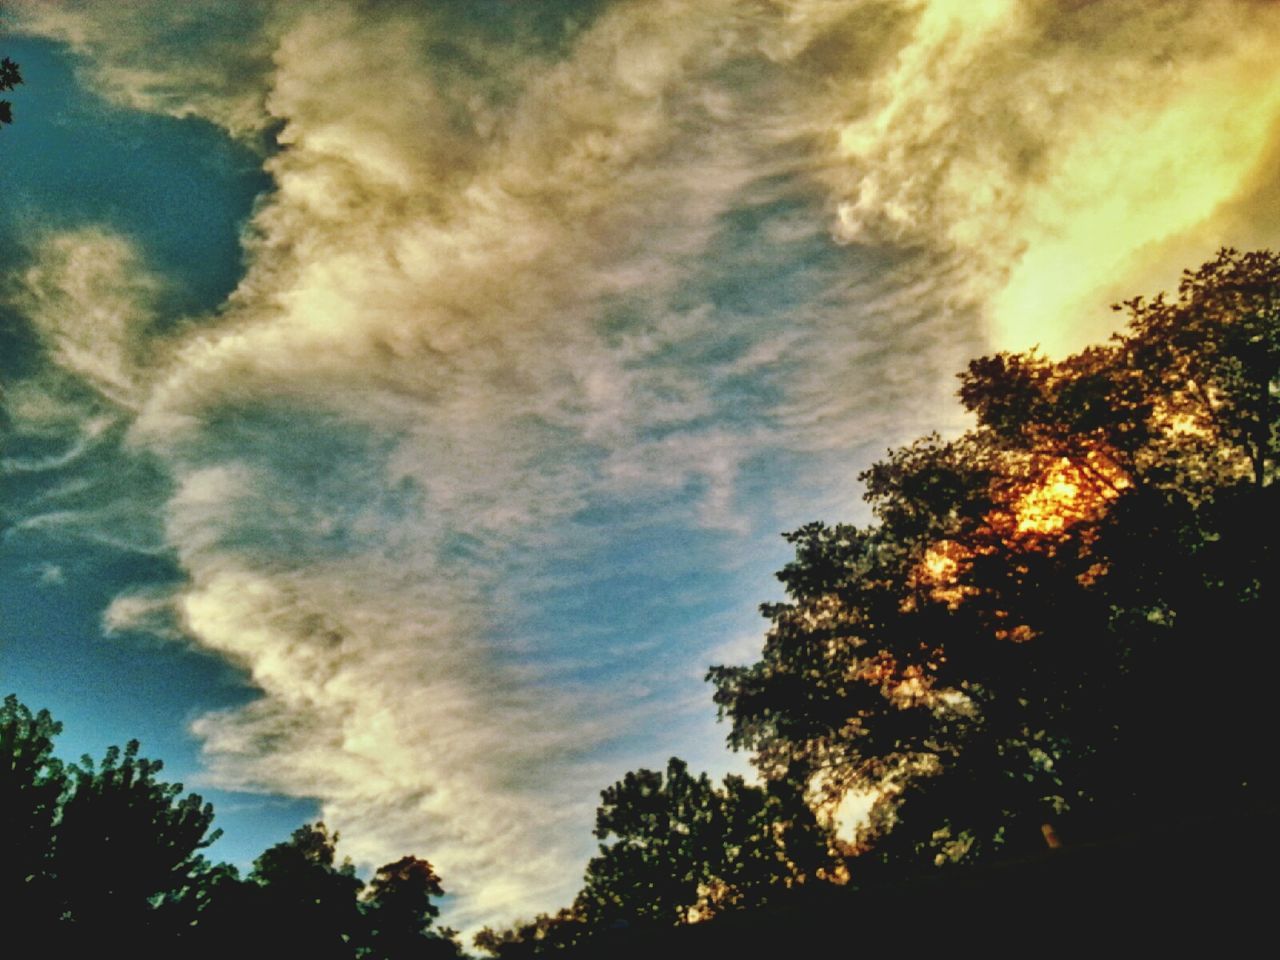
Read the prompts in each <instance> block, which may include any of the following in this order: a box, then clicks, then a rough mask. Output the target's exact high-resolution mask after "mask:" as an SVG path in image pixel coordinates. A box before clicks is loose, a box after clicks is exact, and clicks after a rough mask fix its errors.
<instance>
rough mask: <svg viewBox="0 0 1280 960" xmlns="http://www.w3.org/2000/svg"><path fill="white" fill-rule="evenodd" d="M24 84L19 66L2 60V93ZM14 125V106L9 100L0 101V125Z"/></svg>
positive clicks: (0, 62)
mask: <svg viewBox="0 0 1280 960" xmlns="http://www.w3.org/2000/svg"><path fill="white" fill-rule="evenodd" d="M20 83H22V71H21V70H20V69H19V68H18V65H17V64H16V63H14V62H13V61H12V60H10V59H9V58H8V57H5V58H4V59H3V60H0V91H6V92H7V91H9V90H12V89H13V88H14V87H16V86H17V85H18V84H20ZM6 123H13V104H11V103H10V102H9V101H8V100H0V124H6Z"/></svg>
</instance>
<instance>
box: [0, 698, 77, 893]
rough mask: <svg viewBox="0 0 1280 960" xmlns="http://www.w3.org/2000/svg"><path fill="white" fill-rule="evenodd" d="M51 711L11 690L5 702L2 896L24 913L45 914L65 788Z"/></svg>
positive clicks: (0, 759)
mask: <svg viewBox="0 0 1280 960" xmlns="http://www.w3.org/2000/svg"><path fill="white" fill-rule="evenodd" d="M61 731H62V725H61V724H59V723H57V722H56V721H54V719H53V718H52V717H51V716H50V715H49V711H47V710H41V711H40V712H39V713H37V714H33V713H32V712H31V711H30V710H29V709H28V708H27V707H26V706H24V705H23V704H21V703H19V702H18V698H17V697H15V696H13V695H12V694H11V695H9V696H8V697H5V700H4V706H3V707H0V850H3V851H4V856H3V858H0V898H3V900H4V902H5V903H6V904H10V905H12V907H13V909H14V911H15V912H16V913H17V914H19V915H25V916H28V917H32V916H34V915H36V914H42V913H44V912H45V909H46V907H47V904H48V900H49V896H48V890H47V871H48V860H49V855H50V852H51V851H52V849H53V825H54V819H55V817H56V816H57V812H58V802H59V800H60V798H61V796H62V794H63V791H64V790H65V789H66V776H65V773H64V771H63V767H62V764H61V763H60V762H59V761H58V760H57V758H55V757H54V756H53V740H54V738H55V737H56V736H57V735H58V734H59V733H60V732H61Z"/></svg>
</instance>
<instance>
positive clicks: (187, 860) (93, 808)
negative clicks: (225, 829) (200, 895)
mask: <svg viewBox="0 0 1280 960" xmlns="http://www.w3.org/2000/svg"><path fill="white" fill-rule="evenodd" d="M138 749H139V747H138V742H137V741H136V740H133V741H130V742H129V744H128V745H127V746H126V747H125V749H124V750H123V751H121V750H120V748H119V747H111V748H109V749H108V750H107V752H106V755H105V757H104V758H103V760H102V762H101V763H100V764H95V763H94V762H93V760H92V759H91V758H89V757H84V758H83V759H82V760H81V762H80V763H79V764H73V765H71V766H70V768H69V778H68V779H69V786H68V795H67V796H66V798H65V799H64V801H63V803H62V808H61V814H60V816H59V819H58V822H57V826H56V830H55V839H54V850H53V863H52V873H53V876H54V879H55V884H56V889H57V892H58V896H59V899H60V902H61V906H62V910H63V916H64V918H65V919H66V920H67V921H68V923H69V924H70V926H71V928H73V931H74V935H75V936H77V937H78V938H82V939H83V938H88V937H92V938H97V937H103V936H120V935H124V934H125V933H126V932H128V933H129V934H130V935H133V936H137V935H138V934H139V932H140V931H144V930H152V931H154V932H156V934H157V935H160V931H162V930H166V929H167V924H168V922H169V919H170V917H171V916H174V915H177V914H178V913H180V912H181V911H182V906H183V903H184V901H186V900H187V899H188V898H191V897H194V896H195V895H196V892H197V890H199V889H200V888H201V886H202V885H203V883H204V882H205V879H206V877H207V875H208V871H209V865H208V863H207V862H206V861H205V859H204V858H203V856H201V855H200V850H202V849H203V848H205V847H207V846H208V845H209V844H211V843H212V842H213V841H214V840H216V839H217V838H218V836H219V835H220V833H221V831H217V830H215V831H212V832H211V831H210V827H211V824H212V821H213V808H212V806H211V805H209V804H206V803H204V802H203V801H202V799H201V798H200V797H199V796H198V795H196V794H190V795H188V796H185V797H182V796H180V795H181V793H182V784H180V783H165V782H163V781H161V780H158V779H157V774H159V773H160V771H161V769H162V768H163V764H162V763H161V762H160V761H159V760H148V759H146V758H143V757H139V756H138Z"/></svg>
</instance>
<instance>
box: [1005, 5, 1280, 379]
mask: <svg viewBox="0 0 1280 960" xmlns="http://www.w3.org/2000/svg"><path fill="white" fill-rule="evenodd" d="M1259 34H1260V35H1259V36H1255V37H1254V38H1253V39H1252V41H1251V42H1249V43H1247V44H1242V47H1243V49H1241V50H1240V51H1239V54H1238V55H1237V56H1235V57H1232V58H1230V59H1223V60H1213V61H1210V62H1207V63H1203V64H1200V65H1199V66H1198V67H1197V68H1196V69H1195V70H1194V71H1192V72H1191V73H1178V74H1175V73H1174V72H1173V70H1172V68H1171V71H1170V74H1169V75H1168V76H1163V77H1162V76H1152V77H1150V78H1149V82H1150V83H1151V84H1152V85H1153V86H1154V87H1157V88H1158V87H1160V86H1161V85H1164V84H1175V83H1176V93H1175V94H1174V95H1173V96H1172V97H1171V98H1170V99H1168V100H1167V101H1166V100H1165V99H1163V98H1161V99H1159V100H1157V101H1156V102H1154V103H1150V104H1148V105H1145V106H1144V105H1142V103H1141V101H1142V99H1143V98H1144V97H1146V96H1149V95H1150V91H1143V90H1135V91H1134V102H1133V103H1131V104H1127V105H1124V106H1118V107H1112V110H1114V111H1115V112H1114V114H1113V115H1111V116H1110V117H1107V118H1106V119H1105V120H1103V121H1102V122H1099V123H1097V124H1096V125H1095V126H1093V127H1092V128H1091V129H1088V130H1087V131H1085V132H1084V133H1083V134H1081V135H1079V136H1077V137H1076V138H1075V139H1074V141H1072V142H1071V144H1070V146H1069V148H1068V149H1067V150H1066V151H1065V153H1064V154H1063V155H1062V156H1061V158H1060V160H1059V161H1058V163H1057V164H1056V169H1055V171H1054V174H1053V176H1052V177H1051V178H1049V179H1048V180H1047V181H1046V182H1045V183H1044V184H1043V185H1042V186H1040V187H1039V188H1033V189H1032V192H1031V194H1030V196H1029V197H1028V201H1027V207H1026V211H1025V214H1024V217H1023V218H1022V219H1023V222H1022V223H1021V224H1019V225H1018V226H1017V228H1016V229H1019V230H1020V232H1021V233H1022V240H1023V242H1024V243H1025V252H1024V253H1023V254H1022V256H1021V257H1020V259H1019V260H1018V261H1017V263H1016V266H1014V268H1013V270H1012V273H1011V275H1010V276H1009V279H1008V282H1007V283H1006V284H1005V285H1004V287H1003V289H1002V290H1000V291H999V293H997V294H996V296H995V297H994V299H993V301H992V302H991V305H990V320H991V328H990V331H991V334H990V335H991V340H992V346H993V347H994V348H995V349H1009V350H1023V349H1027V348H1029V347H1031V346H1034V345H1036V344H1039V345H1040V347H1041V348H1042V349H1043V350H1045V351H1046V352H1047V353H1049V354H1050V355H1053V356H1062V355H1065V354H1067V353H1070V352H1073V351H1075V350H1078V349H1080V348H1082V347H1084V346H1086V345H1087V344H1089V343H1092V342H1096V341H1099V340H1101V339H1104V338H1105V337H1106V336H1107V335H1109V334H1110V332H1111V331H1112V330H1114V329H1115V328H1116V326H1117V322H1118V315H1116V314H1115V313H1113V312H1112V311H1110V310H1109V309H1108V307H1109V304H1110V303H1111V302H1113V301H1115V300H1117V299H1119V298H1122V297H1129V296H1134V295H1137V294H1144V295H1151V294H1154V293H1156V292H1157V291H1158V290H1159V289H1172V288H1173V287H1175V286H1176V283H1177V279H1178V276H1179V274H1180V272H1181V270H1182V269H1183V268H1186V267H1195V266H1198V265H1199V263H1201V262H1203V261H1204V260H1207V259H1209V258H1211V257H1212V255H1213V254H1214V252H1215V250H1216V248H1217V247H1218V246H1220V245H1222V244H1228V245H1235V246H1245V245H1247V244H1248V243H1249V242H1250V241H1253V240H1256V239H1259V234H1260V233H1261V234H1262V235H1263V239H1264V240H1265V242H1268V243H1275V242H1276V240H1278V239H1280V235H1277V234H1275V233H1273V232H1272V228H1273V227H1274V224H1273V223H1272V222H1271V221H1274V220H1275V218H1276V211H1274V210H1269V209H1267V207H1266V206H1265V205H1260V206H1257V207H1255V208H1254V209H1247V207H1244V206H1242V203H1241V201H1242V200H1243V199H1244V198H1245V197H1247V196H1249V195H1250V194H1251V193H1254V192H1256V191H1258V190H1259V188H1260V187H1261V186H1262V185H1264V184H1265V183H1267V182H1268V181H1269V180H1270V179H1272V178H1273V177H1274V170H1271V169H1268V168H1269V162H1268V161H1269V160H1271V159H1273V158H1274V155H1275V151H1276V150H1277V139H1280V84H1278V83H1276V80H1275V73H1274V65H1273V61H1272V58H1273V56H1274V51H1275V50H1276V49H1280V29H1275V28H1273V29H1270V30H1266V29H1262V30H1260V31H1259ZM1250 221H1253V222H1255V223H1256V222H1258V221H1261V222H1262V228H1261V229H1257V228H1253V229H1250V228H1249V227H1248V226H1247V224H1248V223H1249V222H1250ZM1267 234H1270V236H1271V239H1266V235H1267ZM1178 255H1181V257H1182V259H1178ZM1171 256H1172V259H1173V260H1175V261H1176V262H1171ZM1187 257H1190V258H1191V259H1189V260H1187V259H1186V258H1187ZM1184 260H1186V262H1183V261H1184ZM1153 283H1154V285H1155V286H1154V288H1152V287H1151V285H1152V284H1153Z"/></svg>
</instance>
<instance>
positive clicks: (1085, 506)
mask: <svg viewBox="0 0 1280 960" xmlns="http://www.w3.org/2000/svg"><path fill="white" fill-rule="evenodd" d="M1122 309H1125V310H1127V311H1128V314H1129V326H1128V330H1127V331H1126V332H1125V333H1123V334H1121V335H1118V336H1117V337H1115V338H1114V339H1113V340H1112V342H1111V343H1109V344H1107V345H1105V346H1100V347H1093V348H1090V349H1087V350H1084V351H1082V352H1081V353H1079V354H1076V355H1074V356H1071V357H1068V358H1066V359H1064V360H1061V361H1053V360H1050V359H1047V358H1045V357H1043V356H1040V355H1038V354H1035V353H1030V354H1000V355H997V356H993V357H986V358H982V359H980V360H976V361H974V362H973V363H972V364H971V365H970V367H969V369H968V371H966V372H965V373H964V374H963V375H962V378H961V379H962V387H961V392H960V395H961V399H962V401H963V402H964V404H965V406H966V407H968V409H969V410H971V411H972V412H973V413H974V414H975V415H976V417H977V426H976V427H975V428H974V429H972V430H970V431H969V432H967V433H966V434H964V435H963V436H961V437H959V438H958V439H956V440H953V441H943V440H941V439H940V438H937V437H933V438H926V439H925V440H923V441H920V442H918V443H916V444H913V445H912V446H909V447H907V448H904V449H901V450H898V451H893V452H891V453H890V455H889V457H888V458H887V459H886V460H884V461H883V462H881V463H879V464H877V465H876V466H874V467H872V468H871V469H870V470H869V471H867V472H866V473H865V474H864V475H863V477H862V479H863V480H864V481H865V482H866V485H867V499H868V500H869V501H870V503H871V504H872V507H873V512H874V516H875V522H874V523H873V524H872V525H870V526H869V527H866V528H857V527H852V526H847V525H838V526H827V525H825V524H811V525H809V526H807V527H804V528H802V529H801V530H799V531H796V532H795V533H793V534H790V535H788V539H789V540H790V541H791V542H792V543H793V544H795V546H796V559H795V561H794V562H793V563H791V564H788V566H787V567H786V568H785V569H784V570H783V571H782V572H781V574H780V575H779V576H780V579H781V580H782V581H783V583H784V584H785V586H786V588H787V593H788V596H789V601H788V602H787V603H783V604H775V605H767V606H765V607H764V608H763V612H764V614H765V615H766V616H767V617H768V618H769V619H770V620H771V627H770V630H769V632H768V634H767V636H766V639H765V644H764V650H763V654H762V657H761V659H760V660H759V661H758V662H757V663H755V664H752V665H749V666H746V667H715V668H713V669H712V670H711V672H710V675H709V679H711V680H712V681H713V682H714V684H715V685H716V701H717V703H718V704H719V706H720V708H721V712H722V715H723V716H726V717H728V718H729V719H730V720H731V721H732V730H731V733H730V743H731V744H732V745H733V746H735V747H739V748H745V749H749V750H752V751H754V753H755V759H756V762H757V764H758V766H759V768H760V770H761V772H762V773H764V774H765V776H766V777H768V778H770V779H775V780H776V779H781V778H792V779H796V780H798V781H799V782H801V783H804V784H806V785H807V787H808V789H809V790H810V792H811V794H812V796H813V797H814V799H815V800H817V801H818V802H820V803H821V802H825V803H828V804H834V803H836V802H838V801H839V800H840V799H841V798H842V797H844V796H846V795H847V794H848V792H849V791H850V790H855V789H870V790H877V791H879V792H880V795H881V797H882V800H881V802H880V804H879V806H878V808H877V809H876V810H875V811H874V816H873V820H872V825H871V830H870V831H869V832H870V834H871V835H872V836H871V837H867V838H866V839H867V840H870V839H872V838H874V839H875V841H876V842H875V847H876V850H877V852H878V853H879V855H880V857H881V858H882V859H890V860H907V861H916V862H923V863H932V862H947V861H952V860H971V859H977V858H981V857H984V856H990V855H993V854H997V853H1000V854H1004V855H1007V854H1008V853H1009V852H1011V851H1013V850H1016V849H1018V848H1020V847H1028V846H1035V845H1042V844H1043V843H1044V839H1045V838H1046V837H1052V838H1055V839H1056V838H1058V837H1059V836H1060V835H1061V834H1062V833H1064V832H1065V833H1066V834H1067V835H1072V834H1074V835H1076V836H1078V837H1079V836H1088V835H1099V834H1102V833H1106V832H1108V831H1115V830H1123V829H1126V828H1127V825H1129V824H1132V823H1133V822H1134V821H1135V820H1136V821H1143V820H1150V819H1153V818H1158V817H1160V816H1167V815H1169V814H1170V813H1171V812H1172V811H1174V810H1176V809H1177V806H1178V805H1179V804H1196V803H1209V804H1216V805H1219V806H1221V805H1223V804H1231V803H1249V802H1262V801H1264V800H1265V799H1267V798H1269V795H1270V792H1271V788H1272V785H1273V784H1274V770H1273V764H1271V763H1270V762H1269V756H1268V753H1267V751H1266V750H1265V749H1264V748H1263V745H1264V744H1265V743H1266V742H1267V738H1268V737H1269V736H1270V734H1271V733H1272V732H1273V731H1274V729H1275V721H1274V719H1273V718H1272V717H1271V715H1270V712H1269V711H1268V709H1267V707H1266V703H1267V698H1266V697H1265V696H1261V695H1258V694H1256V693H1252V692H1245V691H1244V690H1241V691H1239V692H1237V693H1228V692H1226V691H1224V690H1222V689H1220V688H1215V687H1213V686H1211V685H1208V684H1206V668H1207V667H1208V666H1209V665H1210V664H1215V665H1221V666H1219V667H1217V669H1225V670H1228V671H1232V672H1234V671H1240V672H1247V673H1249V674H1250V675H1254V676H1259V677H1270V676H1273V675H1274V670H1275V667H1276V655H1275V652H1274V649H1273V645H1270V644H1259V643H1257V642H1254V639H1255V638H1256V636H1257V633H1256V624H1258V623H1262V624H1266V623H1274V617H1275V613H1276V610H1275V600H1274V577H1275V570H1276V565H1275V556H1274V550H1275V548H1274V544H1275V542H1276V533H1277V531H1276V517H1277V511H1276V503H1275V499H1276V497H1275V493H1274V484H1273V480H1274V476H1275V470H1276V454H1277V450H1276V448H1277V413H1278V403H1280V258H1277V256H1276V255H1275V254H1272V253H1270V252H1260V253H1248V254H1241V253H1238V252H1236V251H1234V250H1223V251H1222V252H1221V253H1220V254H1219V255H1218V257H1217V258H1216V259H1215V260H1214V261H1212V262H1210V263H1207V264H1205V265H1204V266H1203V267H1201V268H1200V269H1199V270H1197V271H1194V272H1191V271H1188V272H1187V273H1186V274H1185V275H1184V279H1183V282H1182V285H1181V287H1180V290H1179V295H1178V298H1177V299H1176V300H1169V299H1166V298H1164V297H1157V298H1156V299H1155V300H1153V301H1150V302H1148V301H1144V300H1142V299H1135V300H1131V301H1128V302H1127V303H1126V304H1124V305H1123V307H1122ZM1064 825H1065V830H1064ZM891 826H892V827H893V829H892V831H891V832H890V831H889V828H890V827H891ZM886 834H887V835H886ZM866 863H867V861H863V863H862V864H861V866H862V867H863V870H864V873H865V870H866Z"/></svg>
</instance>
